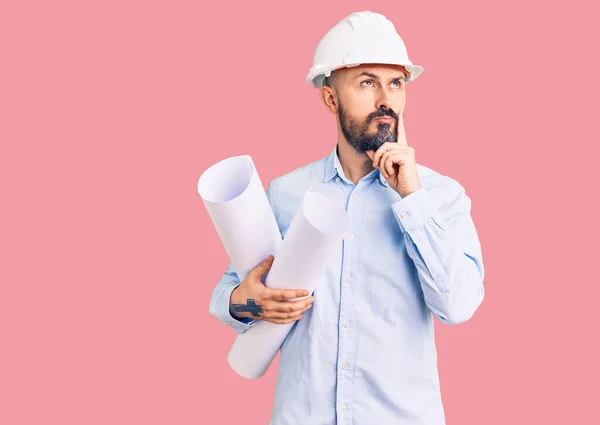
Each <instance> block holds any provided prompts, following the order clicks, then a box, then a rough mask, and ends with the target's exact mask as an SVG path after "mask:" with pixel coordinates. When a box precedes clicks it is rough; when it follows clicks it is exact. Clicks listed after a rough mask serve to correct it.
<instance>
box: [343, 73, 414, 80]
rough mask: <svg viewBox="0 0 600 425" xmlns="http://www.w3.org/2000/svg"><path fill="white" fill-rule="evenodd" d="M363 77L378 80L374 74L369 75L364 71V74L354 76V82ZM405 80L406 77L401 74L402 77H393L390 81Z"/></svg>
mask: <svg viewBox="0 0 600 425" xmlns="http://www.w3.org/2000/svg"><path fill="white" fill-rule="evenodd" d="M363 75H366V76H367V77H371V78H373V79H375V80H379V77H378V76H377V75H375V74H371V73H370V72H366V71H364V72H362V73H360V74H358V75H357V76H356V78H355V80H356V79H358V78H359V77H362V76H363ZM405 78H406V75H405V74H402V76H400V77H395V78H392V79H391V81H396V80H403V79H405Z"/></svg>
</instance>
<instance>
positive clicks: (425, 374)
mask: <svg viewBox="0 0 600 425" xmlns="http://www.w3.org/2000/svg"><path fill="white" fill-rule="evenodd" d="M417 173H418V176H419V180H420V182H421V186H422V188H420V189H419V190H417V191H415V192H413V193H411V194H410V195H408V196H406V197H404V198H402V197H401V196H400V195H399V194H398V193H397V192H396V191H395V190H394V189H393V188H391V187H390V186H389V185H388V183H387V182H386V180H385V178H384V176H383V175H380V171H379V169H374V170H373V171H371V172H370V173H369V174H368V175H366V176H365V177H363V178H362V179H361V180H360V181H359V182H358V183H357V184H356V185H355V184H354V183H352V182H351V181H350V180H349V179H348V178H347V177H346V176H345V175H344V171H343V169H342V167H341V165H340V162H339V158H338V155H337V145H336V147H335V148H334V149H333V150H332V152H331V154H330V155H328V156H327V157H325V158H322V159H319V160H317V161H314V162H312V163H310V164H308V165H306V166H304V167H301V168H298V169H296V170H294V171H292V172H290V173H288V174H286V175H283V176H281V177H278V178H275V179H273V180H272V181H271V182H270V184H269V186H268V189H267V195H268V198H269V202H270V203H271V207H272V209H273V212H274V214H275V217H276V220H277V223H278V225H279V229H280V231H281V234H282V236H283V237H284V238H285V235H286V233H287V230H288V228H289V226H290V224H291V221H292V219H293V217H294V215H295V214H296V212H297V210H298V206H299V204H300V202H301V200H302V197H303V196H304V194H305V193H306V191H307V190H308V189H309V188H310V190H314V191H319V192H321V193H323V194H325V195H327V196H329V197H331V198H332V199H334V200H335V201H336V202H339V203H340V204H342V205H343V206H344V207H345V209H346V210H347V211H348V214H349V216H350V226H351V227H350V231H349V232H348V233H347V235H346V237H345V238H344V240H343V241H342V243H340V246H339V252H338V255H337V256H335V261H333V262H332V263H331V264H329V266H328V267H327V269H326V271H325V273H324V274H323V277H322V279H321V281H320V282H318V284H317V289H316V290H315V292H314V296H315V301H314V303H313V307H312V308H311V309H309V310H308V311H307V312H306V313H304V318H303V319H301V320H299V321H297V322H295V325H294V327H293V328H292V330H291V332H290V333H289V334H288V336H287V338H286V339H285V341H284V343H283V344H282V346H281V351H280V358H279V370H278V377H277V384H276V389H275V398H274V409H273V412H272V417H271V421H270V425H333V424H337V425H350V424H352V425H371V424H377V425H388V424H389V425H408V424H411V425H417V424H418V425H443V424H445V418H444V409H443V405H442V399H441V393H440V385H439V376H438V369H437V353H436V346H435V341H434V322H433V321H434V317H437V319H438V320H440V321H441V322H443V323H446V324H458V323H462V322H465V321H467V320H469V319H470V318H471V317H472V315H473V314H474V312H475V311H476V309H477V308H478V307H479V305H480V304H481V302H482V300H483V296H484V287H483V277H484V268H483V262H482V255H481V247H480V243H479V239H478V236H477V232H476V230H475V226H474V223H473V220H472V218H471V214H470V209H471V200H470V198H469V197H468V196H467V195H466V194H465V190H464V188H463V187H462V186H461V185H460V184H459V183H458V182H457V181H456V180H454V179H452V178H450V177H447V176H444V175H442V174H440V173H438V172H436V171H433V170H432V169H430V168H427V167H425V166H423V165H421V164H417ZM239 284H240V281H239V279H238V277H237V275H236V273H235V270H234V268H233V266H232V265H231V263H230V264H229V267H228V269H227V270H226V271H225V273H224V275H223V277H222V279H221V280H220V281H219V282H218V284H217V285H216V288H215V289H214V292H213V296H212V299H211V303H210V312H211V314H213V315H214V316H216V317H217V318H219V319H220V320H221V321H222V322H223V323H225V324H226V325H228V326H230V327H231V328H233V329H234V330H235V331H236V332H238V333H242V332H245V331H246V330H247V329H249V328H250V327H251V326H253V324H254V323H255V322H254V320H251V319H245V318H244V319H236V318H235V317H232V315H231V313H230V311H229V298H230V295H231V292H232V291H233V289H234V288H235V287H236V286H237V285H239Z"/></svg>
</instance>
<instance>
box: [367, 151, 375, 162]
mask: <svg viewBox="0 0 600 425" xmlns="http://www.w3.org/2000/svg"><path fill="white" fill-rule="evenodd" d="M367 155H369V158H371V161H373V156H374V155H375V152H373V151H367Z"/></svg>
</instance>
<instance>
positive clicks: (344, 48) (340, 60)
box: [306, 11, 423, 87]
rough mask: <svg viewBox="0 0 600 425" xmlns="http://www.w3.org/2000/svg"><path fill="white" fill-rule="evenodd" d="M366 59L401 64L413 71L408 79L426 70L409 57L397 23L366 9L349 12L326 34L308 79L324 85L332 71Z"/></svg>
mask: <svg viewBox="0 0 600 425" xmlns="http://www.w3.org/2000/svg"><path fill="white" fill-rule="evenodd" d="M366 63H373V64H392V65H402V66H404V68H406V70H407V71H408V72H409V73H410V78H409V79H408V81H414V80H415V79H417V77H419V75H421V73H422V72H423V67H422V66H419V65H413V63H412V62H411V61H410V60H409V59H408V52H407V50H406V45H405V44H404V41H403V40H402V38H400V36H399V35H398V33H397V32H396V28H395V26H394V24H393V23H392V22H391V21H389V20H388V19H387V18H386V17H385V16H383V15H381V14H379V13H374V12H369V11H365V12H356V13H352V14H351V15H348V16H347V17H346V18H344V19H343V20H341V21H340V22H338V23H337V24H336V25H335V26H334V27H333V28H331V29H330V30H329V31H328V32H327V33H326V34H325V36H323V38H322V39H321V41H320V42H319V44H318V45H317V48H316V50H315V55H314V59H313V66H312V68H311V69H310V71H309V72H308V75H307V76H306V83H307V84H309V85H311V86H313V87H321V86H322V85H323V81H324V80H325V77H329V76H330V75H331V71H334V70H336V69H339V68H346V67H348V68H350V67H353V66H358V65H361V64H366Z"/></svg>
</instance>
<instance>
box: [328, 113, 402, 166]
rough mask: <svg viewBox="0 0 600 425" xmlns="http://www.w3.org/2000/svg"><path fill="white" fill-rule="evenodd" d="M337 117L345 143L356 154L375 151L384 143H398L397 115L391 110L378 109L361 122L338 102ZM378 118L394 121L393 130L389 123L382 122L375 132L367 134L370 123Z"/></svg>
mask: <svg viewBox="0 0 600 425" xmlns="http://www.w3.org/2000/svg"><path fill="white" fill-rule="evenodd" d="M339 117H340V126H341V128H342V133H343V134H344V137H345V138H346V141H347V142H348V144H349V145H350V146H352V148H354V150H355V151H357V152H358V153H361V154H362V153H366V152H367V151H370V150H372V151H377V149H379V148H380V147H381V145H383V144H384V143H386V142H391V143H396V142H397V141H398V115H397V114H396V113H395V112H394V111H392V110H391V109H385V108H380V109H378V110H377V111H375V112H373V113H371V114H369V116H368V117H367V118H366V119H365V120H364V121H361V120H359V119H356V118H354V117H351V116H350V115H349V114H348V112H347V111H346V110H345V109H344V108H343V106H342V103H341V102H339ZM379 117H390V118H392V119H393V120H394V126H393V128H392V126H391V123H385V122H382V123H379V125H378V127H377V130H376V131H375V132H373V133H369V125H370V124H371V121H373V120H374V119H375V118H379Z"/></svg>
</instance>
